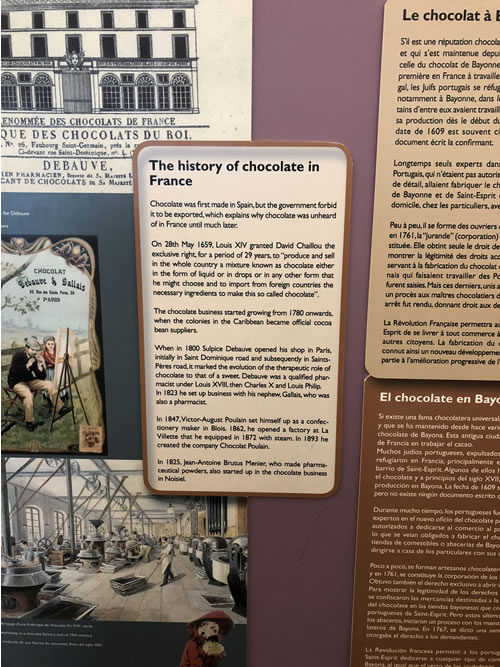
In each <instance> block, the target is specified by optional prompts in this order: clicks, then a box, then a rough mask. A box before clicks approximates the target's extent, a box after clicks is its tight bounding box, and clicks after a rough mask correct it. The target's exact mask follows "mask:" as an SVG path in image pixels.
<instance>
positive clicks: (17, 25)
mask: <svg viewBox="0 0 500 667" xmlns="http://www.w3.org/2000/svg"><path fill="white" fill-rule="evenodd" d="M208 4H210V7H209V6H208ZM251 5H252V3H251V0H245V1H244V2H242V3H241V4H240V5H239V6H238V8H237V9H235V8H234V6H233V5H231V3H230V2H229V0H211V1H210V3H208V0H139V1H137V0H99V2H97V1H96V0H85V1H80V0H5V2H3V3H2V76H1V107H2V111H3V112H4V113H3V124H2V128H3V129H2V140H3V149H4V150H3V155H4V160H3V169H4V173H3V179H4V184H5V185H6V186H7V187H6V189H8V190H10V191H16V190H19V189H21V187H22V189H32V190H36V189H39V188H40V186H44V187H48V188H49V189H50V190H52V191H59V190H61V189H66V190H67V191H80V190H82V189H85V190H87V191H88V189H89V187H90V189H92V190H93V191H96V192H105V191H121V192H130V191H131V175H130V171H131V162H130V157H131V154H132V152H133V150H134V149H135V147H136V146H137V145H138V144H139V143H141V142H143V141H148V140H191V139H198V140H199V139H207V140H208V139H215V138H218V139H221V138H226V139H229V138H231V139H249V138H250V63H251V47H250V37H251ZM215 52H217V53H215ZM221 54H222V55H223V56H224V59H223V63H224V64H223V66H222V67H221V64H222V62H221Z"/></svg>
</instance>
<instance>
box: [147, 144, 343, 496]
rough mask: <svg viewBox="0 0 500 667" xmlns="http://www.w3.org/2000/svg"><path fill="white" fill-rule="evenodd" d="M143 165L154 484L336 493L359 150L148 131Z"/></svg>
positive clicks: (171, 488) (175, 488) (174, 488)
mask: <svg viewBox="0 0 500 667" xmlns="http://www.w3.org/2000/svg"><path fill="white" fill-rule="evenodd" d="M135 170H136V176H137V180H136V199H135V203H136V247H137V262H138V265H137V266H138V268H137V271H138V273H137V277H138V280H137V282H138V296H139V322H140V324H139V331H140V333H139V336H140V346H141V363H142V376H141V380H142V391H143V394H142V409H143V413H142V414H143V443H144V460H145V466H146V473H147V480H148V483H149V484H150V485H151V488H152V489H154V490H155V491H160V492H162V493H167V492H168V493H172V492H177V493H198V492H205V493H206V492H210V493H221V492H224V493H232V494H239V493H243V492H244V493H250V494H261V495H262V494H282V495H301V494H304V495H311V496H326V495H329V494H331V493H334V491H335V490H336V489H337V486H338V484H339V480H340V465H339V462H340V432H341V411H342V381H343V351H344V325H345V318H344V311H345V296H346V283H347V256H348V243H349V208H350V182H351V160H350V156H349V153H348V151H347V150H346V149H345V148H344V147H343V146H341V145H339V144H328V143H323V144H319V143H318V144H305V143H304V144H297V145H293V144H265V143H250V142H248V143H247V142H242V143H232V142H228V143H225V142H223V143H220V144H219V143H218V144H209V145H199V144H193V143H191V144H175V145H174V144H163V145H162V144H150V145H145V146H143V147H141V148H140V149H139V150H138V151H137V152H136V156H135Z"/></svg>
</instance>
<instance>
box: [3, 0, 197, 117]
mask: <svg viewBox="0 0 500 667" xmlns="http://www.w3.org/2000/svg"><path fill="white" fill-rule="evenodd" d="M196 4H197V0H98V1H97V0H85V2H79V1H78V0H73V1H70V0H4V2H3V3H2V78H1V107H2V110H3V111H6V112H19V111H22V112H28V111H33V112H42V113H44V112H50V113H71V114H75V113H81V114H91V113H119V112H127V113H134V112H149V113H151V112H169V113H171V112H176V113H197V112H198V111H199V108H198V66H197V65H198V58H197V51H196V17H195V6H196Z"/></svg>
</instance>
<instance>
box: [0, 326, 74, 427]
mask: <svg viewBox="0 0 500 667" xmlns="http://www.w3.org/2000/svg"><path fill="white" fill-rule="evenodd" d="M24 343H25V346H24V349H23V350H21V351H20V352H16V353H15V354H14V355H13V356H12V361H11V365H10V369H9V374H8V377H7V384H8V385H9V387H10V388H11V389H12V390H13V391H15V392H16V394H17V395H18V396H20V397H21V398H22V401H23V407H24V420H25V423H26V428H27V429H28V431H34V430H35V428H36V425H35V413H34V406H33V392H34V391H44V392H47V394H48V396H49V399H50V402H51V404H52V405H55V406H56V412H57V413H58V415H59V416H61V417H62V416H63V415H64V414H66V412H69V410H70V408H66V407H65V406H64V404H63V402H62V401H61V399H60V398H58V397H57V388H56V387H55V386H54V383H53V382H51V381H50V380H47V371H46V369H45V365H44V362H43V360H42V359H41V358H40V357H38V356H37V353H38V352H40V350H41V345H40V342H39V340H38V338H37V337H36V336H29V337H28V338H25V339H24Z"/></svg>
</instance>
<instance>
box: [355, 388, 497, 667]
mask: <svg viewBox="0 0 500 667" xmlns="http://www.w3.org/2000/svg"><path fill="white" fill-rule="evenodd" d="M499 404H500V392H499V388H498V385H492V384H491V383H488V382H481V383H479V382H471V383H457V382H424V381H421V382H412V383H409V382H405V381H388V380H374V379H373V378H368V379H367V381H366V383H365V406H364V424H363V443H362V454H361V480H360V499H359V516H358V544H357V554H358V556H357V563H356V579H355V582H356V583H355V592H354V614H353V635H352V657H351V665H352V667H364V666H367V665H388V664H398V665H399V664H424V665H426V666H429V667H430V666H431V665H442V664H443V663H444V662H445V664H452V665H453V666H454V667H462V666H465V665H475V666H476V665H478V666H479V665H496V664H498V660H499V659H500V653H499V644H500V564H499V561H498V550H499V545H500V509H499V502H498V500H499V497H500V477H499V475H498V471H499V469H500V416H499V410H498V406H499Z"/></svg>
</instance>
